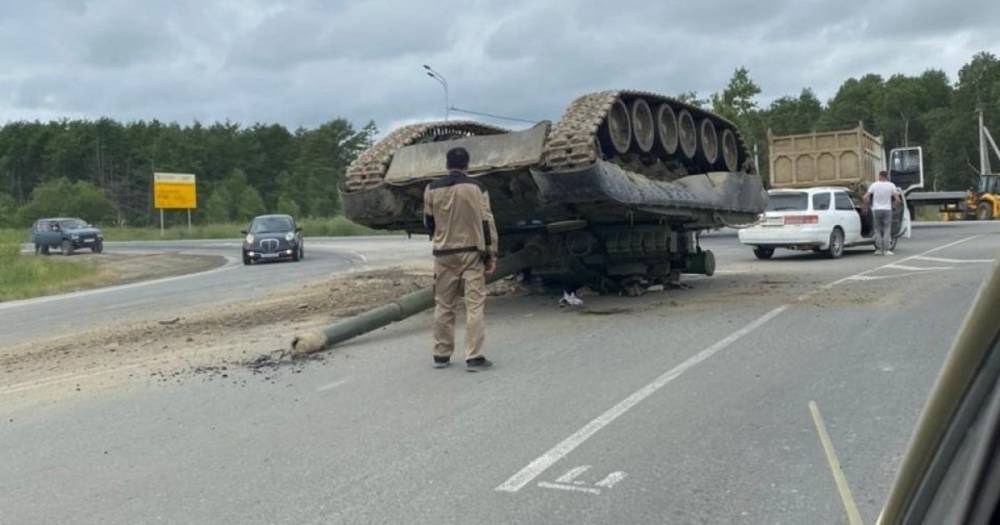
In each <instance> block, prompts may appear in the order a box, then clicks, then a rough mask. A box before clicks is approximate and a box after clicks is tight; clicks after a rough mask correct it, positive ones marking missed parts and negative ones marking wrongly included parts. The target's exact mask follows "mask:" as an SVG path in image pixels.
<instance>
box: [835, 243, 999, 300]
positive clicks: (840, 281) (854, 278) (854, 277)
mask: <svg viewBox="0 0 1000 525" xmlns="http://www.w3.org/2000/svg"><path fill="white" fill-rule="evenodd" d="M977 237H982V235H981V234H980V235H970V236H968V237H966V238H964V239H959V240H957V241H954V242H949V243H948V244H942V245H941V246H938V247H936V248H931V249H930V250H927V251H925V252H920V253H918V254H916V255H911V256H909V257H904V258H902V259H900V260H898V261H893V262H890V263H886V264H883V265H882V266H878V267H875V268H872V269H871V270H865V271H863V272H858V273H856V274H854V275H848V276H847V277H844V278H843V279H837V280H836V281H833V282H832V283H827V284H825V285H823V289H824V290H829V289H830V288H833V287H834V286H837V285H839V284H843V283H846V282H847V281H860V280H862V279H858V277H861V276H863V275H868V274H870V273H875V272H877V271H879V270H884V269H886V268H888V267H890V266H892V265H894V264H899V263H904V262H906V261H912V260H913V259H917V258H919V257H924V256H926V255H928V254H931V253H934V252H939V251H941V250H944V249H947V248H951V247H952V246H957V245H959V244H962V243H963V242H968V241H971V240H972V239H975V238H977Z"/></svg>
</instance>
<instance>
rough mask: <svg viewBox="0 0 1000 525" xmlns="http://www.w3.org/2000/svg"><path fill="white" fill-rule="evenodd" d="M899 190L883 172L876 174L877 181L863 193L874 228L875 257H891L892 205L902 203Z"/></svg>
mask: <svg viewBox="0 0 1000 525" xmlns="http://www.w3.org/2000/svg"><path fill="white" fill-rule="evenodd" d="M900 195H901V192H900V191H899V188H898V187H897V186H896V185H895V184H893V183H891V182H889V176H888V175H887V174H886V172H884V171H880V172H878V181H877V182H874V183H872V185H871V186H868V192H867V193H865V206H871V209H872V222H873V223H874V227H875V255H892V251H891V250H889V245H890V242H889V241H890V239H891V238H892V207H893V203H895V204H899V203H900V202H902V199H901V197H900Z"/></svg>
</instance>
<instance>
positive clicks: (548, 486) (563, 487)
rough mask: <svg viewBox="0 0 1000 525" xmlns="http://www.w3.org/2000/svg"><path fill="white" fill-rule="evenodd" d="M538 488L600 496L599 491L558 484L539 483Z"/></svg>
mask: <svg viewBox="0 0 1000 525" xmlns="http://www.w3.org/2000/svg"><path fill="white" fill-rule="evenodd" d="M538 486H539V487H542V488H546V489H559V490H565V491H568V492H586V493H587V494H600V493H601V489H594V488H590V487H580V486H577V485H560V484H558V483H549V482H548V481H541V482H539V483H538Z"/></svg>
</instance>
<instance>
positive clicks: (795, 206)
mask: <svg viewBox="0 0 1000 525" xmlns="http://www.w3.org/2000/svg"><path fill="white" fill-rule="evenodd" d="M768 197H769V198H768V203H767V209H766V211H765V212H764V214H763V215H762V216H761V220H760V222H759V223H758V224H757V225H755V226H752V227H750V228H745V229H742V230H740V231H739V238H740V242H741V243H743V244H746V245H748V246H752V247H753V253H754V255H756V256H757V258H758V259H770V258H771V256H772V255H774V250H775V249H776V248H787V249H790V250H812V251H814V252H824V253H826V254H827V255H828V256H830V257H832V258H837V257H840V256H841V255H843V253H844V248H847V247H852V246H865V245H867V246H873V245H874V236H873V233H874V232H873V230H872V219H871V214H870V213H867V212H862V210H861V208H860V207H858V206H856V203H855V202H854V199H853V198H852V197H851V193H850V190H848V189H847V188H842V187H822V188H807V189H795V190H771V191H769V192H768ZM900 211H901V212H902V213H901V217H900V221H899V223H898V227H897V224H895V222H896V221H894V225H893V226H894V227H893V235H892V246H891V247H890V249H892V248H893V247H895V244H896V238H897V237H899V235H900V234H903V233H907V234H908V233H909V213H908V210H906V207H905V206H903V207H902V208H901V210H900Z"/></svg>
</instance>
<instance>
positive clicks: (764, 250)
mask: <svg viewBox="0 0 1000 525" xmlns="http://www.w3.org/2000/svg"><path fill="white" fill-rule="evenodd" d="M753 254H754V255H756V256H757V258H758V259H761V260H767V259H770V258H771V256H772V255H774V248H768V247H766V246H758V247H756V248H754V249H753Z"/></svg>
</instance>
